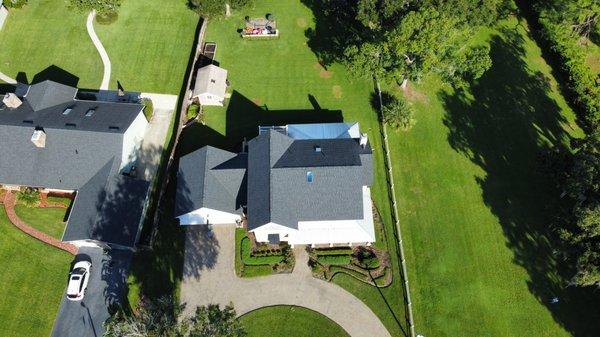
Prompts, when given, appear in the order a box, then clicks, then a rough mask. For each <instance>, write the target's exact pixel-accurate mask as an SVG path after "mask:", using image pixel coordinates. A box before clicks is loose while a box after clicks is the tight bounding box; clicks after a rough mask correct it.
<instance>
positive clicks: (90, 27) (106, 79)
mask: <svg viewBox="0 0 600 337" xmlns="http://www.w3.org/2000/svg"><path fill="white" fill-rule="evenodd" d="M95 17H96V11H95V10H94V11H91V12H90V14H89V15H88V17H87V24H86V26H87V31H88V34H89V36H90V38H91V39H92V42H94V46H95V47H96V49H97V50H98V53H99V54H100V57H101V58H102V63H103V64H104V76H103V77H102V84H100V90H108V85H109V84H110V73H111V68H112V66H111V63H110V59H109V58H108V53H106V49H104V46H103V45H102V42H100V39H99V38H98V35H96V31H94V18H95Z"/></svg>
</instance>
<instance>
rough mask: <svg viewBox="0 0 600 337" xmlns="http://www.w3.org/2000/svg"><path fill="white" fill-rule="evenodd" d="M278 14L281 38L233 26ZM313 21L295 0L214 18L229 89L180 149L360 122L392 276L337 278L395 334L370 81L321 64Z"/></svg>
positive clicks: (397, 293)
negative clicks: (284, 128) (283, 128)
mask: <svg viewBox="0 0 600 337" xmlns="http://www.w3.org/2000/svg"><path fill="white" fill-rule="evenodd" d="M266 13H273V14H275V15H276V17H277V26H278V29H279V30H280V34H281V36H280V38H279V39H275V40H262V41H256V40H252V41H249V40H243V39H242V38H241V37H240V36H239V34H238V33H237V29H239V28H241V27H242V26H243V24H244V21H243V18H244V16H246V15H248V16H251V17H264V15H265V14H266ZM308 28H313V29H314V28H315V20H314V15H313V12H312V11H311V9H309V8H307V7H306V6H304V5H303V4H302V3H301V2H300V1H261V2H257V3H256V7H255V8H254V9H252V10H247V11H244V12H234V13H233V16H232V17H230V18H228V19H220V20H217V19H216V20H211V21H210V22H209V24H208V30H207V32H206V41H211V42H216V43H217V52H216V57H215V58H216V61H217V62H218V63H219V64H220V65H221V66H222V67H224V68H226V69H227V70H228V72H229V73H228V77H229V81H230V83H231V87H230V89H229V91H230V92H231V94H232V96H231V98H230V99H229V100H228V101H227V106H226V107H225V108H214V107H211V108H209V109H206V113H205V116H204V120H205V122H206V125H201V124H195V125H193V126H191V127H189V128H186V130H185V131H184V133H183V135H182V138H181V140H180V143H179V149H178V154H179V155H184V154H187V153H189V152H191V151H193V150H196V149H198V148H200V147H201V146H204V145H212V146H216V147H220V148H223V149H229V150H236V149H239V144H241V142H242V140H243V138H244V137H245V138H247V139H251V138H253V137H255V136H256V135H257V134H258V130H257V127H258V125H285V124H292V123H311V122H312V123H320V122H340V121H348V122H359V123H360V128H361V131H362V132H366V133H367V134H368V136H369V140H370V142H371V145H372V147H373V149H374V163H375V165H374V176H375V182H374V185H373V186H372V197H373V200H374V202H375V204H376V205H377V207H378V208H379V211H380V212H381V214H382V216H383V220H384V223H385V229H386V234H387V240H388V242H384V241H383V239H382V237H381V236H379V237H378V241H377V243H376V246H377V247H381V248H383V247H387V249H388V250H389V251H390V255H391V256H392V264H393V269H394V270H393V272H394V282H393V284H392V285H391V286H389V287H387V288H383V289H377V288H374V287H372V286H370V285H367V284H364V283H362V282H360V281H357V280H356V279H354V278H352V277H350V276H345V275H340V276H336V277H335V279H334V282H335V283H337V284H339V285H341V286H342V287H344V288H345V289H347V290H349V291H350V292H352V293H353V294H355V295H356V296H357V297H358V298H360V299H362V300H363V301H364V302H365V303H366V304H367V305H368V306H369V307H370V308H371V309H372V310H373V311H374V312H375V313H376V314H377V315H378V316H379V318H380V319H381V320H382V322H383V323H384V324H385V326H386V327H387V328H388V330H389V331H390V332H391V333H392V335H394V336H400V335H402V334H403V332H402V331H403V329H404V331H406V326H405V319H404V317H405V316H404V304H403V303H404V302H403V301H404V299H403V292H402V283H401V282H402V281H401V279H400V275H399V273H398V268H397V266H398V263H397V262H398V260H397V252H396V250H395V245H394V236H393V227H392V226H393V223H392V221H391V218H390V214H391V211H390V208H389V203H388V199H387V195H388V192H387V185H386V180H385V168H384V161H383V151H382V143H381V136H380V128H379V124H378V121H377V113H376V111H375V110H374V109H373V107H372V106H371V103H370V102H371V95H372V93H373V83H372V82H371V81H368V80H361V79H357V78H356V77H354V76H353V75H352V74H350V73H349V72H348V71H347V70H346V69H345V68H344V67H343V66H341V65H339V64H334V65H333V66H331V67H329V68H328V69H324V68H322V67H321V66H320V65H319V63H318V60H317V57H316V56H315V54H314V53H313V52H312V51H311V49H310V48H309V47H308V45H307V38H306V36H305V31H306V29H308Z"/></svg>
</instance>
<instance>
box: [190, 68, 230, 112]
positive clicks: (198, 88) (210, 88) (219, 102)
mask: <svg viewBox="0 0 600 337" xmlns="http://www.w3.org/2000/svg"><path fill="white" fill-rule="evenodd" d="M226 91H227V70H225V69H223V68H219V67H217V66H215V65H213V64H209V65H207V66H204V67H202V68H200V69H198V72H197V73H196V84H195V86H194V92H193V96H192V98H197V99H198V101H199V102H200V104H201V105H216V106H223V104H224V102H225V92H226Z"/></svg>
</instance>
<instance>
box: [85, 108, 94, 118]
mask: <svg viewBox="0 0 600 337" xmlns="http://www.w3.org/2000/svg"><path fill="white" fill-rule="evenodd" d="M94 112H96V110H94V109H89V110H88V111H87V112H86V113H85V117H92V115H93V114H94Z"/></svg>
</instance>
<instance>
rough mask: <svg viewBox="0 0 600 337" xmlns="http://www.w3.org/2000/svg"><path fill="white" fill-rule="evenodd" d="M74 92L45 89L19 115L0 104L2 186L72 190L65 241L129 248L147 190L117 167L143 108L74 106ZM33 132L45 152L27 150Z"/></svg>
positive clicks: (35, 90) (28, 98)
mask: <svg viewBox="0 0 600 337" xmlns="http://www.w3.org/2000/svg"><path fill="white" fill-rule="evenodd" d="M76 90H77V89H75V88H72V87H68V86H64V85H62V84H58V83H55V82H51V81H45V82H41V83H38V84H35V85H33V86H31V87H29V89H28V90H27V94H26V95H25V97H21V99H22V101H23V104H22V105H21V106H19V107H18V108H16V109H10V108H8V107H6V106H5V105H4V104H1V103H0V184H9V185H21V186H30V187H41V188H51V189H64V190H76V191H77V195H76V198H75V202H74V204H73V207H72V210H71V215H70V217H69V221H68V223H67V228H66V230H65V235H64V238H63V240H65V241H70V240H86V239H94V240H100V241H104V242H110V243H116V244H121V245H125V246H132V245H133V244H134V242H133V241H134V240H135V238H136V236H137V228H138V227H137V226H138V224H139V218H140V217H141V212H142V208H143V207H141V206H140V203H143V201H144V200H145V197H146V192H145V191H147V190H148V184H147V183H146V182H140V181H134V180H131V179H130V178H127V177H124V176H122V175H119V167H120V164H121V157H122V151H123V134H124V133H125V131H126V130H127V129H128V128H129V126H130V125H131V123H132V122H133V120H134V119H135V118H136V117H137V116H138V115H139V114H140V112H141V110H142V105H140V104H131V103H114V102H95V101H80V100H75V99H74V96H75V93H76ZM20 91H21V92H25V90H20ZM67 108H70V109H71V110H70V111H69V112H68V113H65V110H66V109H67ZM90 110H94V111H93V113H90V112H89V111H90ZM86 114H87V115H86ZM36 129H42V130H44V132H45V134H46V141H45V146H44V147H43V148H39V147H36V146H35V145H34V144H33V143H32V142H31V136H32V134H33V132H34V130H36ZM117 198H121V203H120V204H118V205H117V204H114V203H113V204H112V205H111V202H113V201H114V200H116V199H117ZM136 217H137V220H135V219H134V218H136ZM131 226H133V227H131ZM134 227H135V228H134Z"/></svg>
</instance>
